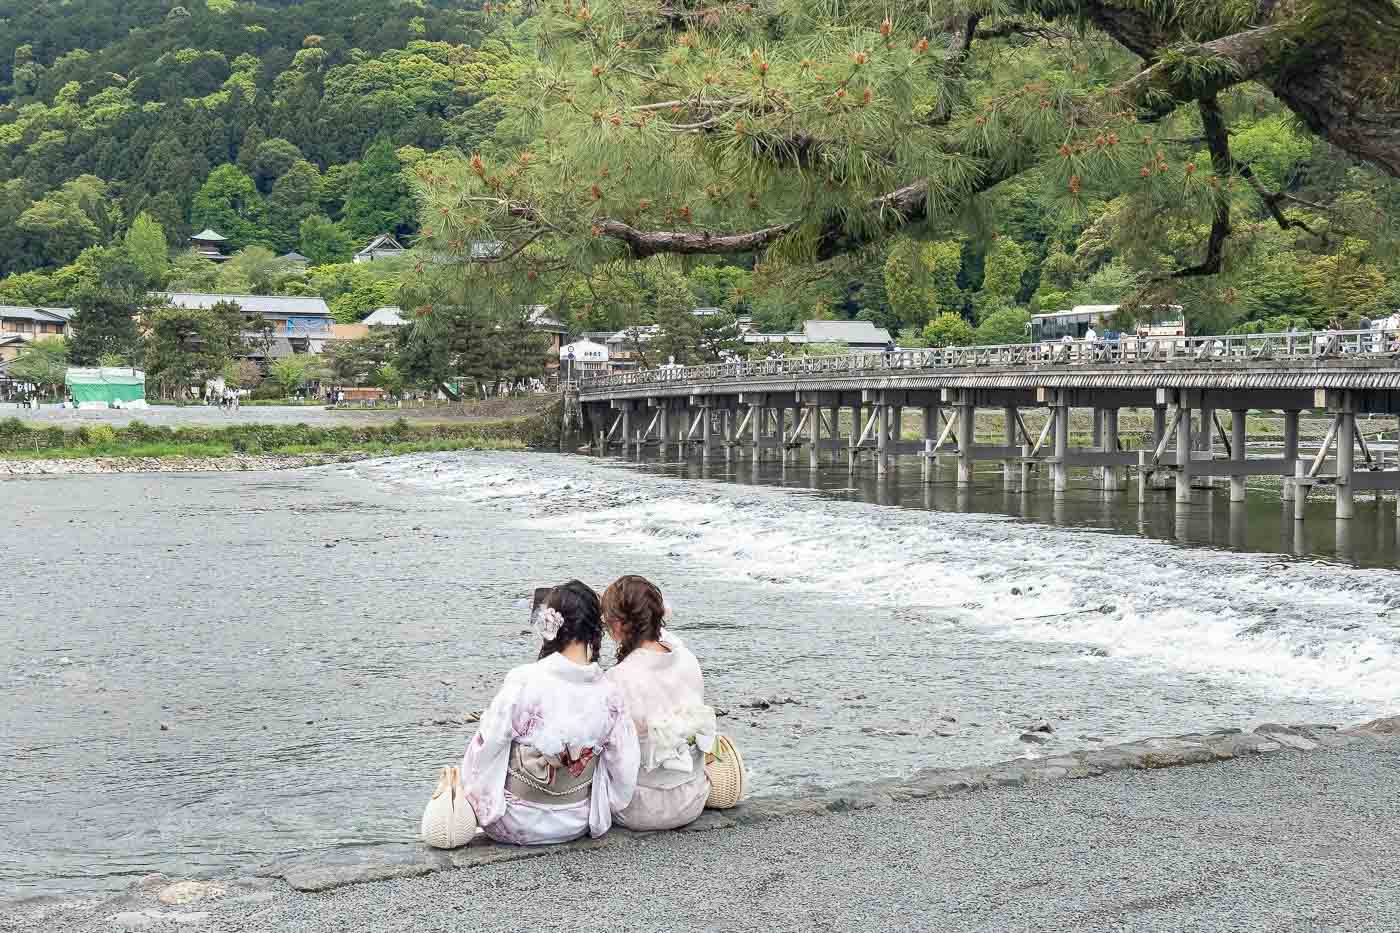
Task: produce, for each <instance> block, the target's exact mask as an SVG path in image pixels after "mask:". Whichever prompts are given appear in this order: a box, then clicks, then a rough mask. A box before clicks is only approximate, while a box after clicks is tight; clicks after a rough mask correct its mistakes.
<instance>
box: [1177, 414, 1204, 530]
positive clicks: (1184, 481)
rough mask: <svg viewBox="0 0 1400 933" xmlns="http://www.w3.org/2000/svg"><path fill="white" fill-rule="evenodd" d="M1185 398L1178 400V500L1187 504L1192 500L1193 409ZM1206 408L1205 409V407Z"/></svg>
mask: <svg viewBox="0 0 1400 933" xmlns="http://www.w3.org/2000/svg"><path fill="white" fill-rule="evenodd" d="M1185 401H1186V400H1185V399H1184V398H1183V399H1181V400H1180V402H1178V408H1179V409H1180V411H1181V417H1180V418H1178V419H1177V422H1176V501H1177V502H1178V503H1179V504H1182V505H1185V504H1187V503H1189V502H1190V501H1191V452H1192V449H1193V447H1194V445H1193V444H1192V437H1191V409H1189V408H1187V407H1186V406H1185V405H1184V404H1182V403H1183V402H1185ZM1203 410H1204V409H1203Z"/></svg>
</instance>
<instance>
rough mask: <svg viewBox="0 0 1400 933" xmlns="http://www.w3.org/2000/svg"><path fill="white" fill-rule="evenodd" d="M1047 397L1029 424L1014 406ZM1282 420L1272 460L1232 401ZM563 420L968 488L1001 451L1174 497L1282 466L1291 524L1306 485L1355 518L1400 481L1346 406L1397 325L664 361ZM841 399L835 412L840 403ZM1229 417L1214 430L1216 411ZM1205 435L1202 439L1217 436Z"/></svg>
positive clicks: (686, 445) (1386, 356)
mask: <svg viewBox="0 0 1400 933" xmlns="http://www.w3.org/2000/svg"><path fill="white" fill-rule="evenodd" d="M987 408H991V409H1000V410H1001V411H1003V412H1004V413H1005V417H1004V424H1005V430H1004V437H1003V438H1001V439H1000V440H1001V442H1000V443H994V444H986V443H978V441H977V438H976V437H975V420H976V416H977V412H978V410H979V409H987ZM1035 408H1042V409H1047V410H1048V414H1049V417H1047V418H1045V419H1044V426H1043V427H1042V428H1041V430H1039V431H1038V432H1032V431H1030V430H1028V429H1027V425H1026V421H1025V419H1024V417H1023V414H1022V413H1023V411H1024V410H1026V409H1035ZM907 409H915V410H917V411H919V412H921V414H922V421H923V424H922V428H923V430H922V439H921V440H918V441H908V440H905V439H904V431H903V418H904V415H905V412H906V410H907ZM1073 409H1089V410H1092V412H1093V422H1092V423H1093V434H1092V438H1093V440H1092V446H1090V447H1075V446H1071V445H1070V441H1071V436H1070V435H1071V432H1070V412H1071V410H1073ZM1123 409H1143V410H1150V411H1151V412H1152V419H1153V428H1152V434H1151V437H1150V438H1149V439H1148V440H1147V442H1146V443H1144V444H1143V445H1142V446H1141V448H1140V449H1125V446H1124V444H1123V443H1122V442H1121V440H1120V438H1119V430H1118V425H1119V412H1120V411H1121V410H1123ZM1261 410H1267V411H1278V412H1281V413H1282V416H1283V425H1284V431H1283V444H1282V450H1281V452H1280V455H1278V456H1269V457H1251V456H1249V450H1248V449H1249V445H1250V438H1249V432H1248V414H1249V413H1250V412H1252V411H1261ZM575 411H576V413H577V414H576V417H578V418H579V419H580V420H581V421H582V423H583V425H584V427H585V429H586V430H587V432H588V438H589V441H590V443H591V445H592V447H593V448H594V449H595V450H597V451H599V452H603V451H607V450H609V449H611V448H621V449H623V450H624V451H627V452H631V451H634V450H638V449H642V448H646V447H657V446H659V447H661V448H662V449H669V448H671V447H672V446H674V447H676V448H678V449H679V450H680V451H682V452H688V451H695V452H698V453H699V454H700V455H702V456H706V457H708V456H711V455H714V454H716V453H717V452H722V453H723V455H724V456H725V457H727V458H732V457H736V456H744V455H746V454H747V455H749V456H752V457H754V458H761V457H763V456H766V455H777V456H782V457H788V456H800V455H801V451H802V449H803V448H805V450H806V453H807V457H808V459H809V462H810V464H811V465H812V466H813V467H814V468H815V467H816V466H817V465H818V464H819V463H820V462H821V460H822V456H823V453H826V454H827V455H828V457H829V458H844V460H845V462H846V465H847V467H848V468H849V469H852V470H853V469H855V468H856V466H857V464H858V463H860V462H861V460H862V458H873V460H874V462H875V465H876V469H877V470H878V471H879V473H880V474H881V475H883V474H884V473H886V472H887V471H888V470H889V469H890V467H891V464H892V462H894V460H893V458H895V457H896V456H897V455H900V454H913V455H917V456H919V457H921V458H922V460H923V466H922V473H923V477H924V479H925V480H930V481H931V479H932V478H933V476H934V475H935V470H936V467H937V465H938V464H939V462H940V461H941V460H942V459H944V458H951V459H953V460H955V461H956V464H957V473H958V482H959V483H960V484H965V485H966V484H971V483H972V482H973V478H974V475H975V474H974V469H975V465H976V463H977V462H978V461H988V460H990V461H1000V462H1001V463H1002V464H1003V471H1004V476H1005V481H1006V483H1007V484H1008V485H1011V484H1015V483H1019V484H1020V485H1021V488H1026V487H1027V485H1028V484H1029V483H1030V482H1031V477H1032V474H1033V473H1037V474H1038V473H1039V472H1040V468H1041V467H1048V468H1049V475H1050V483H1051V486H1052V488H1053V490H1054V491H1055V492H1056V493H1063V492H1064V491H1065V488H1066V486H1067V483H1068V477H1069V471H1070V470H1072V469H1075V468H1088V469H1091V470H1093V471H1094V472H1095V474H1097V475H1098V476H1099V477H1100V480H1099V481H1100V482H1101V483H1102V485H1103V488H1104V489H1105V490H1118V489H1121V488H1123V484H1124V479H1125V475H1126V474H1128V473H1130V472H1135V473H1136V475H1137V480H1138V495H1139V497H1145V496H1146V494H1147V490H1148V489H1149V488H1151V487H1153V486H1155V485H1159V484H1162V483H1163V482H1166V483H1167V484H1169V485H1171V484H1173V483H1172V479H1173V478H1174V486H1175V489H1176V501H1178V502H1188V501H1189V500H1190V493H1191V488H1192V486H1193V485H1202V484H1211V483H1213V482H1214V481H1215V479H1216V478H1228V479H1229V482H1230V498H1231V501H1243V499H1244V495H1245V479H1246V477H1248V476H1261V475H1267V476H1280V477H1284V483H1283V485H1284V497H1285V499H1291V500H1292V502H1293V503H1294V516H1295V517H1296V518H1298V519H1301V518H1302V516H1303V506H1304V502H1305V500H1306V497H1307V495H1308V491H1309V490H1310V489H1311V488H1312V487H1314V486H1322V485H1330V486H1334V487H1335V490H1336V502H1337V517H1338V518H1339V519H1347V518H1351V517H1352V515H1353V514H1354V497H1355V493H1357V492H1360V491H1368V490H1369V491H1376V492H1377V494H1378V495H1379V494H1380V492H1381V491H1385V490H1400V458H1397V462H1396V463H1394V464H1391V465H1390V466H1389V467H1387V465H1386V464H1385V463H1384V462H1383V459H1384V458H1383V455H1378V454H1376V453H1373V452H1372V450H1371V449H1370V448H1369V447H1368V446H1367V443H1366V440H1365V438H1364V437H1363V436H1362V434H1361V432H1360V431H1359V430H1358V429H1357V423H1356V418H1357V415H1358V414H1365V415H1376V414H1381V415H1397V414H1400V337H1397V335H1396V334H1390V333H1386V334H1382V333H1379V332H1375V331H1349V332H1335V331H1333V332H1327V333H1288V334H1259V335H1248V336H1225V337H1189V338H1180V337H1178V338H1162V339H1153V338H1132V337H1125V338H1123V339H1121V340H1118V341H1094V342H1089V341H1077V342H1064V343H1053V344H1029V345H1009V346H995V347H948V348H942V349H928V350H904V351H896V352H890V353H864V354H856V355H851V356H808V357H794V358H787V359H772V360H760V361H755V362H727V363H715V364H709V365H704V366H691V367H662V368H659V369H650V370H639V371H634V372H629V373H622V374H617V375H611V376H604V377H599V378H594V379H591V380H587V381H585V382H583V383H582V384H581V385H580V387H579V391H578V396H577V407H576V409H575ZM847 411H849V416H848V417H843V412H847ZM1220 411H1228V412H1230V413H1231V418H1230V424H1229V430H1228V431H1227V430H1226V428H1225V425H1224V423H1223V422H1222V420H1221V418H1220V417H1219V415H1218V414H1217V413H1218V412H1220ZM1304 413H1317V414H1323V415H1325V416H1326V417H1327V418H1328V419H1329V424H1328V428H1327V434H1326V437H1325V439H1324V440H1323V441H1322V443H1321V444H1320V445H1319V446H1318V448H1317V449H1316V450H1315V451H1308V452H1307V453H1306V455H1305V454H1304V453H1303V452H1302V451H1301V450H1300V441H1299V422H1300V418H1301V417H1302V415H1303V414H1304ZM1217 440H1218V441H1219V445H1217V443H1216V441H1217Z"/></svg>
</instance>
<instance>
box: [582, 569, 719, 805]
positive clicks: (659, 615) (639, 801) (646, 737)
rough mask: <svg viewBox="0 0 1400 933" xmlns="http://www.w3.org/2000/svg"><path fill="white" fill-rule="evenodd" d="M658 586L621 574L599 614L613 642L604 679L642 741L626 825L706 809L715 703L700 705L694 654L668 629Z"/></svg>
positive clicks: (702, 700) (701, 691)
mask: <svg viewBox="0 0 1400 933" xmlns="http://www.w3.org/2000/svg"><path fill="white" fill-rule="evenodd" d="M667 615H668V614H667V610H666V604H665V601H664V600H663V599H662V597H661V591H660V590H659V589H657V588H656V586H655V585H654V584H653V583H652V582H651V581H649V580H647V579H646V578H644V577H638V576H625V577H621V578H619V579H617V580H616V581H614V582H613V584H612V585H611V586H609V587H608V588H607V590H605V591H604V592H603V621H604V623H605V624H606V625H607V627H608V630H609V633H610V634H611V635H612V639H613V641H615V642H617V666H616V667H613V668H612V669H610V670H609V671H608V673H607V678H608V680H610V681H612V682H613V683H614V684H617V686H618V687H619V688H620V689H621V690H622V692H623V695H624V696H625V697H626V698H627V708H628V710H629V711H630V712H631V715H632V722H633V724H634V725H635V726H636V729H637V736H638V740H639V742H640V743H641V753H642V760H641V772H640V773H639V774H638V775H637V790H636V793H635V794H633V796H632V802H631V803H630V804H628V805H627V807H625V808H624V809H622V810H619V811H617V813H616V816H617V821H618V822H619V823H621V824H622V825H623V826H625V827H627V828H628V829H631V830H656V829H676V828H677V827H680V826H684V825H686V824H687V823H690V822H692V821H694V819H695V818H696V817H697V816H699V815H700V813H701V811H703V810H704V809H705V801H706V799H707V798H708V797H709V796H710V781H709V778H707V777H706V776H705V753H707V752H709V751H710V750H711V749H712V748H713V747H714V743H715V729H716V727H715V711H714V709H713V708H712V707H709V706H706V705H705V678H704V675H703V674H701V673H700V662H699V661H697V660H696V658H695V655H694V654H692V653H691V652H690V649H688V648H687V647H686V646H685V644H684V643H683V642H682V641H681V640H680V638H678V637H677V636H676V635H675V634H674V633H673V632H671V631H670V630H669V629H667V628H666V627H665V620H666V618H667Z"/></svg>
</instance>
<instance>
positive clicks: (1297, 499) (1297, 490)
mask: <svg viewBox="0 0 1400 933" xmlns="http://www.w3.org/2000/svg"><path fill="white" fill-rule="evenodd" d="M1307 473H1308V467H1307V464H1305V463H1304V462H1303V461H1301V460H1298V461H1295V462H1294V464H1293V520H1294V521H1295V522H1301V521H1302V520H1303V510H1304V509H1305V508H1306V507H1307V504H1308V492H1309V491H1311V489H1312V484H1311V482H1310V481H1309V480H1308V479H1307Z"/></svg>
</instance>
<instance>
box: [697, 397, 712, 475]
mask: <svg viewBox="0 0 1400 933" xmlns="http://www.w3.org/2000/svg"><path fill="white" fill-rule="evenodd" d="M709 402H710V400H709V399H706V400H705V404H704V405H702V406H701V407H700V417H701V418H702V419H703V420H702V421H701V422H700V456H701V457H703V458H705V459H706V460H709V459H710V454H711V453H712V452H713V451H714V447H713V446H712V442H711V439H710V428H711V427H712V426H713V422H714V409H713V408H711V407H710V404H709Z"/></svg>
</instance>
